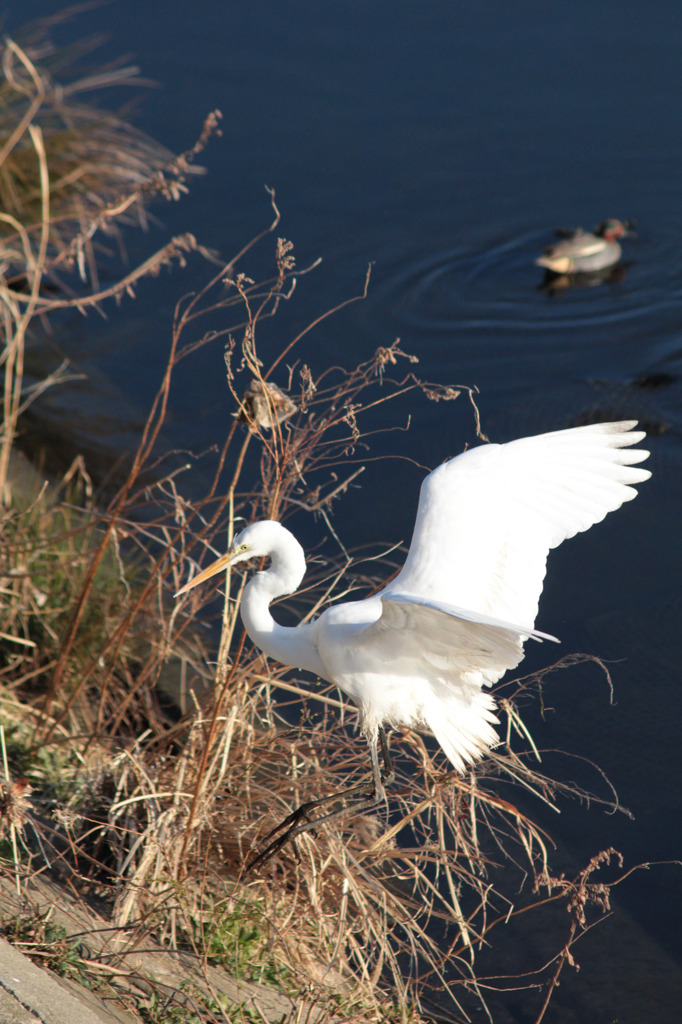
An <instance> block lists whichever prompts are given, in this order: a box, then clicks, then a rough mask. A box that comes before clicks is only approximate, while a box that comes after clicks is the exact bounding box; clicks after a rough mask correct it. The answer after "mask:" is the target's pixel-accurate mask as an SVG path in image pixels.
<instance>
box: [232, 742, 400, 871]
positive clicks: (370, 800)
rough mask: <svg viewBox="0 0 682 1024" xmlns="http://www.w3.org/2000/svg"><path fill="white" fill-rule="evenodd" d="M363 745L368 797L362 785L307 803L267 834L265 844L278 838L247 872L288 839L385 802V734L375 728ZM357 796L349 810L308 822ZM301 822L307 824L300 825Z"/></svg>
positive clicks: (390, 776) (390, 775)
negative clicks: (366, 758) (367, 760)
mask: <svg viewBox="0 0 682 1024" xmlns="http://www.w3.org/2000/svg"><path fill="white" fill-rule="evenodd" d="M377 740H378V743H377ZM367 742H368V745H369V752H370V756H371V758H372V790H371V791H370V792H369V793H368V792H367V790H366V788H365V783H364V782H363V783H360V784H359V785H357V786H351V787H350V789H346V790H342V791H341V792H340V793H331V794H330V795H329V796H324V797H321V798H320V799H319V800H309V801H307V802H306V803H304V804H301V806H300V807H297V808H296V810H295V811H292V813H291V814H289V815H288V816H287V817H286V818H285V819H284V821H282V822H280V824H279V825H277V826H276V827H275V828H273V829H272V831H271V832H268V834H267V836H266V837H265V839H264V840H263V841H264V842H266V843H267V841H268V839H270V838H272V836H276V835H277V833H278V832H279V833H281V835H277V838H275V839H273V841H272V842H271V843H269V845H268V846H266V847H265V849H264V850H263V851H262V852H261V853H259V854H258V855H257V856H256V857H255V858H254V859H253V860H252V861H251V862H250V863H249V864H247V866H246V870H247V871H252V870H253V869H254V868H255V867H257V865H259V864H263V863H265V861H268V860H269V859H270V858H271V857H272V856H274V854H276V853H277V851H278V850H281V848H282V847H283V846H284V845H285V843H288V842H289V840H290V839H294V838H295V837H296V836H300V835H301V834H302V833H303V832H309V831H311V829H314V828H317V827H318V825H322V824H324V823H326V822H330V821H334V820H338V819H339V818H343V817H349V816H350V815H354V814H360V813H362V812H363V811H369V810H372V809H373V808H374V807H377V806H378V805H379V804H380V803H383V801H384V800H385V799H386V792H385V789H384V786H389V785H390V784H391V783H392V782H393V780H394V778H395V771H394V770H393V762H392V761H391V754H390V751H389V749H388V740H387V739H386V732H385V730H384V729H383V727H382V726H379V728H378V729H377V732H376V733H374V735H373V736H369V737H368V739H367ZM379 745H381V760H382V762H383V768H380V767H379V751H378V746H379ZM360 792H363V793H364V796H363V799H360V800H357V801H356V802H354V803H353V804H351V806H345V807H341V808H339V809H338V810H336V811H330V812H329V813H328V814H321V815H318V817H317V818H313V819H312V820H311V819H310V818H308V815H309V814H310V812H311V811H314V810H319V809H320V808H321V807H324V805H325V804H329V803H333V802H334V801H336V800H343V801H346V800H348V798H349V797H354V796H355V795H356V794H359V793H360ZM301 819H307V820H303V821H302V820H301Z"/></svg>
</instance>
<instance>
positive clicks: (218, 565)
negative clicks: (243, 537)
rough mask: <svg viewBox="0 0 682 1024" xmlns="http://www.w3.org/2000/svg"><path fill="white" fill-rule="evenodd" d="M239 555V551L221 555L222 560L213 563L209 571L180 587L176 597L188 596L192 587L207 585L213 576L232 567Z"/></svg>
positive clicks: (201, 573)
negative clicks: (229, 566)
mask: <svg viewBox="0 0 682 1024" xmlns="http://www.w3.org/2000/svg"><path fill="white" fill-rule="evenodd" d="M237 554H238V552H237V551H228V552H227V554H225V555H221V556H220V558H217V559H216V560H215V562H211V564H210V565H209V567H208V569H204V571H203V572H200V573H199V575H198V576H195V577H194V579H192V580H190V581H189V583H185V585H184V587H180V589H179V590H178V592H177V594H176V595H175V596H176V597H180V594H186V593H187V591H188V590H191V589H192V587H196V586H198V585H199V584H200V583H205V581H206V580H210V578H211V576H216V575H217V574H218V573H219V572H222V571H223V570H224V569H227V567H228V565H230V564H231V563H232V562H233V561H234V559H235V558H236V557H237Z"/></svg>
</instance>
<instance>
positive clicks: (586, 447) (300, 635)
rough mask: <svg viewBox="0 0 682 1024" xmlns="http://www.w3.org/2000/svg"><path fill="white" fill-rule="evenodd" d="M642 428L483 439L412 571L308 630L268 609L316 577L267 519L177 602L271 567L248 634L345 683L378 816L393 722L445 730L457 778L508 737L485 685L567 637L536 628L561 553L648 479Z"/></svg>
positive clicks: (258, 585)
mask: <svg viewBox="0 0 682 1024" xmlns="http://www.w3.org/2000/svg"><path fill="white" fill-rule="evenodd" d="M635 426H636V420H629V421H625V422H620V423H597V424H594V425H590V426H584V427H575V428H573V429H571V430H559V431H555V432H553V433H549V434H540V435H538V436H536V437H526V438H522V439H520V440H517V441H511V442H509V443H508V444H485V445H481V446H480V447H476V448H472V449H470V450H468V451H466V452H464V453H463V454H461V455H458V456H456V457H455V458H453V459H451V460H450V461H448V462H445V463H444V464H443V465H441V466H439V467H438V468H437V469H435V470H434V471H433V472H432V473H429V475H428V476H427V477H426V479H425V480H424V481H423V483H422V486H421V493H420V498H419V507H418V509H417V518H416V523H415V527H414V533H413V536H412V542H411V544H410V549H409V551H408V554H407V558H406V560H405V564H404V566H403V568H402V570H401V571H400V573H399V574H398V575H397V576H396V577H395V578H394V579H393V580H392V581H391V582H390V583H388V584H387V585H386V586H385V587H384V588H383V589H382V590H380V591H379V592H378V593H376V594H374V595H373V596H371V597H367V598H364V599H363V600H360V601H344V602H341V603H339V604H335V605H332V606H331V607H330V608H328V609H327V610H326V611H324V612H323V613H322V614H321V615H320V616H319V618H317V619H315V620H314V621H312V622H308V623H302V624H300V625H299V626H295V627H288V626H281V625H279V624H278V623H276V622H275V621H274V619H273V618H272V615H271V614H270V610H269V605H270V602H271V601H273V600H274V599H275V598H277V597H282V596H284V595H287V594H292V593H293V592H294V591H295V590H296V589H297V588H298V586H299V585H300V583H301V580H302V579H303V576H304V573H305V569H306V564H305V557H304V553H303V549H302V548H301V546H300V544H299V543H298V541H297V540H296V538H295V537H294V536H293V535H292V534H291V533H290V532H289V531H288V530H287V529H285V527H283V526H282V525H281V524H280V523H278V522H274V521H271V520H266V521H263V522H257V523H253V524H252V525H250V526H247V527H246V529H244V530H242V531H241V533H239V534H238V535H237V536H236V537H235V538H234V540H233V542H232V545H231V547H230V550H229V551H228V552H227V554H225V555H223V556H222V557H221V558H219V559H218V560H217V561H216V562H214V563H213V564H212V565H210V566H209V567H208V568H207V569H205V570H204V571H203V572H201V573H200V574H199V575H198V576H196V577H195V578H194V579H192V580H190V582H189V583H187V584H186V585H185V586H184V587H182V589H181V590H180V591H178V594H183V593H185V592H186V591H187V590H190V589H191V588H192V587H195V586H197V585H198V584H199V583H202V582H204V581H205V580H207V579H209V578H210V577H211V576H214V575H215V574H216V573H219V572H220V571H221V570H223V569H225V568H227V567H228V566H232V565H235V564H236V563H238V562H242V561H245V560H247V559H252V558H269V559H270V568H269V569H267V570H266V571H263V572H258V573H256V575H255V576H254V577H253V578H252V579H251V580H250V581H249V582H248V583H247V585H246V587H245V588H244V594H243V597H242V602H241V615H242V619H243V622H244V626H245V628H246V632H247V633H248V634H249V636H250V637H251V639H252V640H253V642H254V643H255V644H256V645H257V646H258V647H259V648H260V649H261V650H262V651H264V652H265V653H266V654H268V655H270V657H272V658H275V659H276V660H277V661H279V662H281V663H282V664H284V665H292V666H295V667H296V668H299V669H305V670H306V671H308V672H311V673H312V674H313V675H316V676H319V677H320V678H321V679H325V680H327V681H328V682H330V683H334V684H336V686H338V687H339V688H340V689H341V690H343V691H344V693H346V694H348V696H349V697H350V698H351V699H352V700H353V701H354V702H355V704H356V705H357V706H358V709H359V715H360V727H361V729H362V732H363V733H364V735H365V737H366V739H367V742H368V744H369V749H370V753H371V758H372V777H373V787H372V790H371V791H370V792H369V793H367V794H366V798H365V800H363V802H362V806H363V808H366V807H369V806H373V805H375V804H376V803H378V802H380V801H381V800H383V799H384V795H385V794H384V785H385V784H386V783H388V782H390V781H391V780H392V778H393V771H392V765H391V760H390V756H389V751H388V744H387V742H386V736H385V733H384V725H391V726H407V727H409V728H415V729H424V730H426V731H428V732H431V733H433V735H434V736H435V737H436V739H437V740H438V742H439V743H440V745H441V747H442V748H443V750H444V751H445V753H446V754H447V756H448V758H449V760H450V761H451V763H452V764H453V766H454V767H455V768H456V769H457V770H458V771H460V772H461V771H463V770H464V769H465V767H466V765H467V764H469V763H471V762H473V761H475V760H476V759H477V758H479V757H480V756H481V755H483V754H484V753H485V752H486V751H487V750H488V749H489V748H490V747H492V746H494V745H495V744H496V743H497V742H498V737H497V734H496V732H495V730H494V728H493V725H494V724H495V723H496V722H497V718H496V716H495V702H494V700H493V698H492V696H491V695H490V693H489V692H488V691H487V690H486V689H483V688H484V687H489V686H490V685H491V684H492V683H495V682H496V681H497V680H499V679H500V678H501V677H502V676H503V675H504V674H505V672H507V670H508V669H512V668H515V667H516V666H517V665H518V664H519V662H520V661H521V660H522V658H523V645H524V642H525V641H526V640H527V639H528V638H532V639H535V640H542V639H549V640H554V639H555V638H554V637H550V636H548V635H547V634H545V633H540V632H538V631H537V630H535V628H534V622H535V617H536V614H537V610H538V601H539V598H540V593H541V591H542V583H543V579H544V576H545V568H546V561H547V555H548V553H549V551H550V549H551V548H554V547H556V546H557V545H558V544H560V543H561V542H562V541H563V540H566V539H567V538H569V537H573V536H574V535H575V534H576V533H579V532H581V531H582V530H587V529H588V528H589V527H590V526H592V525H593V524H594V523H598V522H600V521H601V520H602V519H603V518H604V517H605V516H606V514H607V513H608V512H611V511H613V510H614V509H617V508H619V507H620V506H621V505H622V504H623V502H625V501H630V500H631V499H632V498H634V497H635V495H636V494H637V491H636V490H635V489H634V487H633V485H634V484H638V483H642V482H643V481H644V480H646V479H648V477H649V476H651V474H650V473H649V471H648V470H646V469H640V468H637V467H636V466H635V464H636V463H638V462H642V461H643V460H644V459H646V458H647V457H648V455H649V453H648V452H646V451H643V450H641V449H634V450H633V449H632V448H631V447H630V446H631V445H633V444H636V443H637V442H639V441H641V440H642V439H643V438H644V437H645V434H644V432H642V431H634V430H633V429H632V428H633V427H635ZM379 745H380V748H381V755H382V761H383V771H382V768H381V767H380V765H379ZM361 789H362V787H359V786H356V787H354V788H353V790H348V791H346V793H345V794H343V796H347V795H348V794H349V793H351V792H352V793H356V794H357V793H358V791H359V790H361ZM327 799H333V798H327ZM323 802H325V801H316V802H313V803H310V804H306V805H304V806H303V807H302V808H299V810H298V811H297V812H295V813H294V814H293V815H291V816H290V818H289V819H287V822H285V823H283V824H284V825H286V824H287V823H288V824H289V829H288V830H287V832H286V833H285V834H284V836H283V837H280V839H279V840H277V841H276V842H275V843H273V844H271V846H270V847H268V849H267V850H266V852H265V854H264V855H261V857H260V858H258V860H260V859H262V858H263V857H264V856H269V855H270V854H271V853H272V852H274V850H275V849H279V847H280V846H281V845H282V843H283V842H285V841H286V840H287V839H288V838H291V836H293V835H298V834H299V833H300V832H303V831H306V830H307V829H309V828H310V827H311V826H312V825H314V824H316V822H311V821H310V820H308V814H309V811H310V809H311V808H312V807H314V806H318V805H319V804H321V803H323ZM353 809H355V808H353ZM334 816H336V815H335V814H329V815H325V816H324V817H323V818H320V819H317V820H318V821H320V820H327V819H328V818H330V817H334ZM301 819H304V821H303V823H302V824H301V823H300V822H301Z"/></svg>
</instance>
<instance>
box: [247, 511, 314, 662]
mask: <svg viewBox="0 0 682 1024" xmlns="http://www.w3.org/2000/svg"><path fill="white" fill-rule="evenodd" d="M270 560H271V564H270V568H269V569H267V570H266V571H264V572H258V573H256V575H255V576H254V577H253V579H251V580H249V582H248V583H247V584H246V587H245V588H244V594H243V596H242V602H241V616H242V622H243V623H244V628H245V629H246V632H247V633H248V634H249V636H250V637H251V639H252V640H253V642H254V643H255V644H256V645H257V646H258V647H260V648H261V650H263V651H265V653H266V654H268V655H269V656H270V657H271V658H275V659H276V660H277V661H279V662H281V663H282V664H283V665H293V666H295V667H296V668H303V669H307V670H308V671H309V672H313V673H314V674H315V675H323V674H324V668H323V665H322V662H321V661H320V656H319V654H318V653H317V649H316V647H315V646H314V645H313V642H312V640H313V636H312V634H313V632H314V628H313V627H312V626H311V625H308V624H303V625H300V626H280V625H279V623H277V622H275V620H274V619H273V617H272V615H271V614H270V608H269V605H270V602H271V601H274V600H275V598H277V597H284V596H285V595H286V594H293V592H294V591H295V590H297V589H298V586H299V584H300V583H301V580H302V579H303V576H304V575H305V568H306V566H305V556H304V554H303V549H302V547H301V545H300V544H299V543H298V541H297V540H296V538H295V537H294V536H293V535H292V534H290V533H288V531H286V532H285V531H282V536H281V537H280V539H279V543H278V548H277V550H274V551H271V552H270Z"/></svg>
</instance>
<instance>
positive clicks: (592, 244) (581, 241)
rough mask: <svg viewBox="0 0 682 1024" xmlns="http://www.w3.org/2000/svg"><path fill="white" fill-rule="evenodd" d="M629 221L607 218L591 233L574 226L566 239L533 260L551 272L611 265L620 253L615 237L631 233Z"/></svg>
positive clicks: (578, 271)
mask: <svg viewBox="0 0 682 1024" xmlns="http://www.w3.org/2000/svg"><path fill="white" fill-rule="evenodd" d="M630 227H631V225H630V221H626V222H625V223H624V224H623V223H622V221H619V220H616V219H615V218H610V219H609V220H605V221H603V222H602V223H601V224H600V225H599V227H597V228H595V230H594V232H591V231H583V230H582V228H578V230H577V231H574V232H573V233H571V234H570V235H569V236H568V237H567V238H562V240H561V241H560V242H557V243H556V244H555V245H550V246H548V247H547V248H546V249H545V251H544V253H543V254H542V256H540V257H538V259H536V261H535V262H536V264H537V265H538V266H539V267H545V268H546V269H547V270H549V271H551V272H552V273H553V274H589V273H591V272H593V271H595V270H604V269H606V268H607V267H612V266H614V265H615V264H616V263H617V262H618V260H619V259H620V258H621V256H622V249H621V247H620V245H619V243H618V239H619V238H623V237H624V236H625V235H630V234H632V232H631V230H630Z"/></svg>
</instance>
